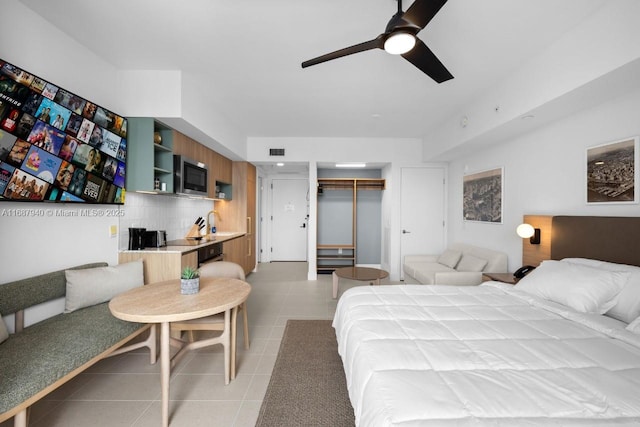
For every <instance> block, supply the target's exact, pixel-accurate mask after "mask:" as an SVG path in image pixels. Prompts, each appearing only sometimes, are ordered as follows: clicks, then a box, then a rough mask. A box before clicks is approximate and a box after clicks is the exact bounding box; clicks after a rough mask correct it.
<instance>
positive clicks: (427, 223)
mask: <svg viewBox="0 0 640 427" xmlns="http://www.w3.org/2000/svg"><path fill="white" fill-rule="evenodd" d="M400 194H401V198H402V200H401V212H402V213H401V219H400V221H401V233H402V237H401V241H400V255H401V262H402V260H403V259H404V256H405V255H417V254H438V253H441V252H442V251H443V250H444V244H445V242H444V239H445V228H444V169H443V168H402V189H401V193H400ZM401 266H402V264H401ZM400 278H401V279H403V280H404V272H403V271H402V267H401V268H400Z"/></svg>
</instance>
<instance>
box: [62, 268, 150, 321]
mask: <svg viewBox="0 0 640 427" xmlns="http://www.w3.org/2000/svg"><path fill="white" fill-rule="evenodd" d="M64 273H65V276H66V279H67V294H66V296H65V309H64V312H65V313H71V312H72V311H75V310H78V309H81V308H84V307H89V306H92V305H96V304H100V303H103V302H106V301H109V300H111V298H113V297H114V296H116V295H118V294H120V293H122V292H125V291H128V290H129V289H133V288H137V287H138V286H142V285H144V273H143V270H142V260H138V261H132V262H128V263H126V264H118V265H115V266H108V267H97V268H87V269H83V270H66V271H65V272H64Z"/></svg>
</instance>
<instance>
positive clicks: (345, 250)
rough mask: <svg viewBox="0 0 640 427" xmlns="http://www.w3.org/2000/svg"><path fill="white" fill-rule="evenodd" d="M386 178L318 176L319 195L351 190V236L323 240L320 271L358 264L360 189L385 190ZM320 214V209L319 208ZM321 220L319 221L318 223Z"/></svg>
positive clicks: (318, 252) (318, 249)
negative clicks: (332, 240)
mask: <svg viewBox="0 0 640 427" xmlns="http://www.w3.org/2000/svg"><path fill="white" fill-rule="evenodd" d="M384 188H385V180H384V179H380V178H318V196H320V195H322V194H324V192H325V191H332V190H341V191H345V190H346V191H350V192H351V209H350V213H346V212H345V215H350V219H347V221H350V222H351V227H350V231H351V233H350V236H344V235H342V236H341V238H340V241H338V240H336V241H335V242H322V243H319V244H318V245H317V246H316V265H317V272H318V273H331V272H333V271H334V270H335V269H336V268H342V267H352V266H355V265H356V259H357V258H356V255H357V248H356V242H357V238H356V236H357V217H358V215H357V199H358V191H359V190H378V191H379V190H384ZM318 215H320V209H319V210H318ZM319 223H320V222H319V221H318V224H319ZM345 237H347V238H345Z"/></svg>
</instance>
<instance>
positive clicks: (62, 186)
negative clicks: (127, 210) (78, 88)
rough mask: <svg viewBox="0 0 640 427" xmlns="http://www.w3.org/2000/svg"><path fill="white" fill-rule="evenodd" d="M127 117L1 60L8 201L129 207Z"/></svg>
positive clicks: (0, 155)
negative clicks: (126, 192)
mask: <svg viewBox="0 0 640 427" xmlns="http://www.w3.org/2000/svg"><path fill="white" fill-rule="evenodd" d="M126 138H127V119H125V118H124V117H122V116H119V115H117V114H114V113H113V112H111V111H109V110H107V109H105V108H102V107H100V106H99V105H97V104H94V103H92V102H90V101H88V100H86V99H83V98H81V97H79V96H77V95H74V94H73V93H71V92H69V91H67V90H65V89H63V88H61V87H58V86H56V85H54V84H52V83H49V82H47V81H45V80H42V79H41V78H39V77H37V76H35V75H33V74H30V73H28V72H26V71H24V70H22V69H20V68H18V67H16V66H15V65H12V64H10V63H8V62H5V61H3V60H2V59H0V200H5V201H7V200H11V201H18V200H26V201H51V202H84V203H101V204H111V203H115V204H122V203H124V185H125V184H124V183H125V162H126V153H127V140H126Z"/></svg>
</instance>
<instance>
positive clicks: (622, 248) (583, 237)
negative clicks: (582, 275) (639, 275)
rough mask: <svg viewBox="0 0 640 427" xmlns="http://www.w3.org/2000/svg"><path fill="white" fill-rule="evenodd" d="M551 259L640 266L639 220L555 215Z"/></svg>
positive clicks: (634, 218) (633, 218) (552, 222)
mask: <svg viewBox="0 0 640 427" xmlns="http://www.w3.org/2000/svg"><path fill="white" fill-rule="evenodd" d="M551 224H552V228H553V233H552V239H553V240H552V244H551V259H562V258H568V257H580V258H593V259H599V260H601V261H609V262H616V263H619V264H631V265H640V218H637V217H611V216H608V217H607V216H554V217H553V219H552V221H551Z"/></svg>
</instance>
